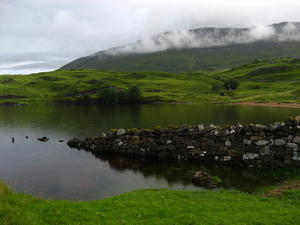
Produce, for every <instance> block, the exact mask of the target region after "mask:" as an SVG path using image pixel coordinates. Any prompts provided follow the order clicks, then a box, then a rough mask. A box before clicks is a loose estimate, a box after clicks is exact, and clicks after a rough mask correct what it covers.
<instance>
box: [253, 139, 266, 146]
mask: <svg viewBox="0 0 300 225" xmlns="http://www.w3.org/2000/svg"><path fill="white" fill-rule="evenodd" d="M268 143H269V142H268V141H266V140H259V141H257V142H256V145H258V146H262V145H267V144H268Z"/></svg>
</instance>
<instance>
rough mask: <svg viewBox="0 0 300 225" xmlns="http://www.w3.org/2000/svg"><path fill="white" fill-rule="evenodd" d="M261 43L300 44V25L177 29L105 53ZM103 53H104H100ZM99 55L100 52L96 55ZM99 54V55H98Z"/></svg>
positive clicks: (118, 53)
mask: <svg viewBox="0 0 300 225" xmlns="http://www.w3.org/2000/svg"><path fill="white" fill-rule="evenodd" d="M261 40H274V41H299V40H300V24H299V23H292V22H288V23H280V24H274V25H270V26H263V25H261V26H253V27H251V28H200V29H194V30H176V31H172V32H165V33H162V34H159V35H157V36H152V37H146V38H144V39H142V40H139V41H137V42H134V43H131V44H126V45H123V46H120V47H116V48H110V49H108V50H106V51H105V54H108V55H113V56H115V55H122V54H132V53H151V52H159V51H165V50H168V49H189V48H207V47H216V46H226V45H231V44H246V43H251V42H255V41H261ZM100 53H103V52H100ZM96 54H97V53H96ZM98 54H99V53H98Z"/></svg>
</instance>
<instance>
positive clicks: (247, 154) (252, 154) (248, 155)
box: [243, 153, 259, 160]
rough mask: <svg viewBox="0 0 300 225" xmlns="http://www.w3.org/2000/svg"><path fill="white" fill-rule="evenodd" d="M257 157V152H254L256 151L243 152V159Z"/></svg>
mask: <svg viewBox="0 0 300 225" xmlns="http://www.w3.org/2000/svg"><path fill="white" fill-rule="evenodd" d="M258 158H259V154H256V153H245V154H243V160H247V159H258Z"/></svg>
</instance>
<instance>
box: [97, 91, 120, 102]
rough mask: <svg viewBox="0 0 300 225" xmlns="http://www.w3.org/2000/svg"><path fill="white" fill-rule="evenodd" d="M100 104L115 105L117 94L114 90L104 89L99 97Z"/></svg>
mask: <svg viewBox="0 0 300 225" xmlns="http://www.w3.org/2000/svg"><path fill="white" fill-rule="evenodd" d="M99 102H100V103H101V104H116V103H118V92H117V91H116V90H115V89H114V88H106V89H104V90H103V91H102V92H101V94H100V97H99Z"/></svg>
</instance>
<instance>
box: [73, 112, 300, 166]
mask: <svg viewBox="0 0 300 225" xmlns="http://www.w3.org/2000/svg"><path fill="white" fill-rule="evenodd" d="M68 145H69V146H70V147H73V148H78V149H84V150H86V151H90V152H93V153H94V154H118V155H126V156H130V157H140V158H153V159H173V160H194V161H199V162H209V163H222V164H238V165H242V166H247V167H261V166H269V165H272V166H274V165H275V166H283V165H296V166H300V151H299V146H300V117H296V118H290V119H288V120H286V121H285V122H276V123H274V124H271V125H268V126H264V125H253V124H250V125H241V124H238V125H235V126H224V127H220V126H215V125H210V126H208V127H204V126H203V125H197V126H180V127H177V126H169V127H165V128H157V129H153V130H148V129H143V130H138V129H128V130H124V129H118V130H111V131H110V132H108V133H103V134H102V136H101V137H91V138H86V139H85V140H80V139H77V138H74V139H72V140H70V141H69V142H68Z"/></svg>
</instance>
